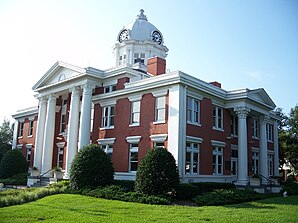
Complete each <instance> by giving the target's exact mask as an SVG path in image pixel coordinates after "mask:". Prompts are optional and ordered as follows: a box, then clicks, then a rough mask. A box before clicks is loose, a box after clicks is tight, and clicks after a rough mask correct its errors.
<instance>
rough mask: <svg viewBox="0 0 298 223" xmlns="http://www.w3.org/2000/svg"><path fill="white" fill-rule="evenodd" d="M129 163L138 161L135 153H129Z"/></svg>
mask: <svg viewBox="0 0 298 223" xmlns="http://www.w3.org/2000/svg"><path fill="white" fill-rule="evenodd" d="M130 160H131V161H138V153H137V152H131V158H130Z"/></svg>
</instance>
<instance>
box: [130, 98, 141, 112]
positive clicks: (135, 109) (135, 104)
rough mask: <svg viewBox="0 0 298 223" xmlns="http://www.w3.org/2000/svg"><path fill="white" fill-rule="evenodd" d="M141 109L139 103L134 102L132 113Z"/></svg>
mask: <svg viewBox="0 0 298 223" xmlns="http://www.w3.org/2000/svg"><path fill="white" fill-rule="evenodd" d="M140 107H141V103H140V101H136V102H133V103H132V110H133V112H139V111H140Z"/></svg>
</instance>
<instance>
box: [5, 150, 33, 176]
mask: <svg viewBox="0 0 298 223" xmlns="http://www.w3.org/2000/svg"><path fill="white" fill-rule="evenodd" d="M27 172H28V163H27V161H26V159H25V157H24V156H23V154H22V153H21V152H20V151H19V150H17V149H13V150H9V151H7V152H6V153H5V154H4V156H3V158H2V160H1V163H0V177H1V178H3V179H6V178H10V177H13V176H15V175H17V174H19V173H27Z"/></svg>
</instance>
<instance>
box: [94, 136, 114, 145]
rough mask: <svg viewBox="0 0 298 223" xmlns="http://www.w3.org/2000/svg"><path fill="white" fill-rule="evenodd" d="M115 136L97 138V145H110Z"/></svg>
mask: <svg viewBox="0 0 298 223" xmlns="http://www.w3.org/2000/svg"><path fill="white" fill-rule="evenodd" d="M115 139H116V138H105V139H98V140H97V143H98V144H99V145H112V144H114V142H115Z"/></svg>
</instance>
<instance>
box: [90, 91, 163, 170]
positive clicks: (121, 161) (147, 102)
mask: <svg viewBox="0 0 298 223" xmlns="http://www.w3.org/2000/svg"><path fill="white" fill-rule="evenodd" d="M130 103H131V102H130V101H129V100H128V98H124V99H119V100H117V103H116V106H115V124H114V128H113V129H102V130H99V131H98V129H100V126H101V116H102V111H101V107H100V105H99V104H97V105H95V114H96V115H95V118H94V130H95V131H94V132H93V134H92V136H93V142H94V139H95V136H96V131H98V135H97V136H98V138H99V139H104V138H116V140H115V142H114V144H113V157H112V161H113V165H114V168H115V171H116V172H127V171H128V164H129V160H128V159H129V143H127V141H126V137H128V136H141V140H140V142H139V151H138V161H139V162H140V161H141V160H142V158H143V157H144V156H145V155H146V153H147V151H148V149H150V148H152V147H153V142H151V140H150V135H153V134H167V132H168V124H167V120H168V118H167V115H166V122H165V123H162V124H153V122H154V108H155V98H154V97H153V95H152V94H150V93H149V94H144V95H143V97H142V99H141V115H140V125H139V126H131V127H129V124H130ZM167 113H168V97H167V102H166V114H167ZM165 146H167V141H166V142H165Z"/></svg>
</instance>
